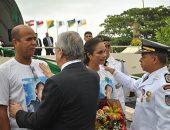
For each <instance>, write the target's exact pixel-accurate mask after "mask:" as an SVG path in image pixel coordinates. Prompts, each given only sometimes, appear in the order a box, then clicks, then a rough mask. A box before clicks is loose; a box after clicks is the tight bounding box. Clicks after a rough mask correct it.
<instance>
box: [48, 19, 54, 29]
mask: <svg viewBox="0 0 170 130" xmlns="http://www.w3.org/2000/svg"><path fill="white" fill-rule="evenodd" d="M53 26H54V20H48V21H47V28H51V27H53Z"/></svg>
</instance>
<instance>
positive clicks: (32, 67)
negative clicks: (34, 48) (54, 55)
mask: <svg viewBox="0 0 170 130" xmlns="http://www.w3.org/2000/svg"><path fill="white" fill-rule="evenodd" d="M30 69H31V71H32V74H33V76H34V80H37V79H38V75H37V74H36V72H35V68H34V66H30Z"/></svg>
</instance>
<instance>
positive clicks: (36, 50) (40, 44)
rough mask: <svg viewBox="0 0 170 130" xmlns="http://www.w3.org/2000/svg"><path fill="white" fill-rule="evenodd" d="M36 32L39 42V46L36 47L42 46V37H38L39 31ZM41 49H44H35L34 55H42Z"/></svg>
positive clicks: (37, 41)
mask: <svg viewBox="0 0 170 130" xmlns="http://www.w3.org/2000/svg"><path fill="white" fill-rule="evenodd" d="M35 34H36V38H37V39H36V44H37V46H36V47H42V43H41V39H40V38H38V34H37V33H35ZM41 51H42V48H36V49H35V53H34V55H39V56H40V55H41Z"/></svg>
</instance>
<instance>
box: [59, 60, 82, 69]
mask: <svg viewBox="0 0 170 130" xmlns="http://www.w3.org/2000/svg"><path fill="white" fill-rule="evenodd" d="M77 62H81V60H78V59H77V60H72V61H68V62H66V63H64V64H63V65H62V66H61V71H62V70H63V69H64V68H65V67H66V66H68V65H70V64H73V63H77Z"/></svg>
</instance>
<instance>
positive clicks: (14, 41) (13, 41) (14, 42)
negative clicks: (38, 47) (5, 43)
mask: <svg viewBox="0 0 170 130" xmlns="http://www.w3.org/2000/svg"><path fill="white" fill-rule="evenodd" d="M12 44H13V46H14V47H15V45H16V44H17V41H16V39H12Z"/></svg>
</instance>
